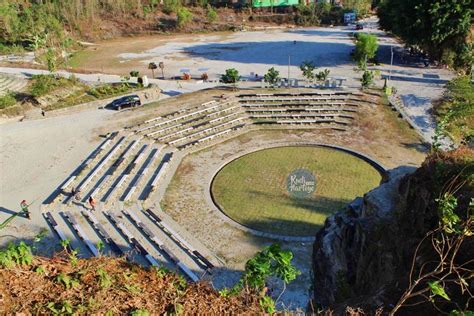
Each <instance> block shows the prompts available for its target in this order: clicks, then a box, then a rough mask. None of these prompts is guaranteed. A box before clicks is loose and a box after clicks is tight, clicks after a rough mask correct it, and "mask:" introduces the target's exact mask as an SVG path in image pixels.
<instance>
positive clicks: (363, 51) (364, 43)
mask: <svg viewBox="0 0 474 316" xmlns="http://www.w3.org/2000/svg"><path fill="white" fill-rule="evenodd" d="M378 47H379V45H378V44H377V37H376V36H375V35H370V34H364V33H361V34H359V35H358V36H357V40H356V48H355V51H354V59H355V60H356V61H357V63H358V64H359V67H360V68H361V69H365V68H367V61H368V60H370V59H373V58H374V57H375V54H376V53H377V49H378Z"/></svg>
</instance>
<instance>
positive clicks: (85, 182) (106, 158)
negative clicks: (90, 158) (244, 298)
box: [77, 136, 126, 191]
mask: <svg viewBox="0 0 474 316" xmlns="http://www.w3.org/2000/svg"><path fill="white" fill-rule="evenodd" d="M125 139H126V136H123V137H122V138H121V139H120V140H119V141H118V142H117V144H115V146H114V147H113V148H112V149H111V150H110V151H109V152H108V153H107V155H105V156H104V157H103V158H102V160H101V161H100V162H99V164H98V165H97V166H96V167H95V168H94V169H92V171H91V172H90V173H89V175H87V177H86V178H85V179H84V180H83V181H82V182H81V183H80V184H79V185H78V186H77V190H81V191H83V190H84V189H85V188H86V187H87V185H88V184H89V182H90V181H91V180H92V179H93V178H94V177H95V176H96V175H97V174H98V173H99V171H101V169H102V168H103V167H104V166H105V164H106V163H107V162H108V161H109V160H110V158H112V156H113V155H114V154H115V153H116V152H117V151H118V150H119V148H120V147H121V146H122V145H123V143H124V141H125Z"/></svg>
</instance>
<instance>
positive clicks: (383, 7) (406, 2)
mask: <svg viewBox="0 0 474 316" xmlns="http://www.w3.org/2000/svg"><path fill="white" fill-rule="evenodd" d="M377 12H378V16H379V18H380V25H381V27H382V28H383V29H385V30H388V31H391V32H393V33H394V34H396V35H398V36H400V37H401V38H402V39H403V40H404V41H405V42H406V43H407V44H408V45H412V46H417V47H419V48H421V49H422V50H423V51H424V52H425V53H427V54H428V55H429V57H430V58H431V59H433V60H441V61H442V62H446V63H448V64H449V65H452V66H454V67H456V68H469V67H470V66H471V65H472V61H473V49H472V48H473V46H472V42H470V40H469V33H470V28H471V14H472V1H471V0H431V1H429V0H385V1H383V2H382V3H381V4H380V6H379V9H378V10H377Z"/></svg>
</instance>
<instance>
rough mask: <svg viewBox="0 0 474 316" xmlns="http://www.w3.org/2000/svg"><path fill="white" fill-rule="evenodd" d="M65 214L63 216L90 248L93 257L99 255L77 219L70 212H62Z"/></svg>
mask: <svg viewBox="0 0 474 316" xmlns="http://www.w3.org/2000/svg"><path fill="white" fill-rule="evenodd" d="M63 214H64V215H65V218H66V219H67V220H68V221H69V223H71V225H72V227H73V228H74V230H75V231H76V232H77V235H78V236H79V238H81V239H82V241H83V242H84V243H85V244H86V246H87V248H88V249H89V250H90V252H91V253H92V254H93V255H94V257H97V256H99V251H98V250H97V247H96V246H95V245H94V244H93V243H92V241H91V240H90V239H89V237H88V236H87V234H86V233H85V232H84V230H83V229H82V227H81V225H80V224H79V223H78V222H77V220H76V219H75V218H74V216H73V215H72V213H71V212H65V213H63Z"/></svg>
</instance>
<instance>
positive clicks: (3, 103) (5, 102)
mask: <svg viewBox="0 0 474 316" xmlns="http://www.w3.org/2000/svg"><path fill="white" fill-rule="evenodd" d="M15 104H16V99H15V95H14V94H13V93H11V92H8V93H7V94H5V95H2V96H0V110H3V109H6V108H9V107H11V106H14V105H15Z"/></svg>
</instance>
